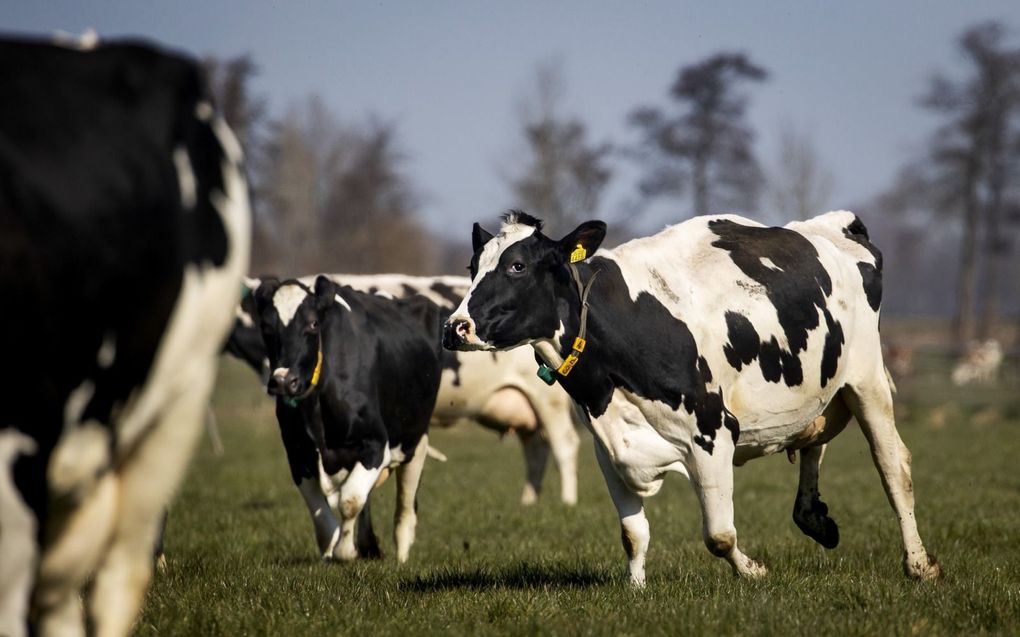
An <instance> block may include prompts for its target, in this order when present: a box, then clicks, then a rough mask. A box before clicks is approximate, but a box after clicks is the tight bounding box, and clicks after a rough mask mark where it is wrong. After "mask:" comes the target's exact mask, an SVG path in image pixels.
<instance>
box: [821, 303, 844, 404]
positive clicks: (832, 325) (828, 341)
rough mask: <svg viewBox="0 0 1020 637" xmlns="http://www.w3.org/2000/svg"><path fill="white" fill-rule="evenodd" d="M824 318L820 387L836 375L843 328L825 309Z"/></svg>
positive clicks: (842, 341) (841, 347)
mask: <svg viewBox="0 0 1020 637" xmlns="http://www.w3.org/2000/svg"><path fill="white" fill-rule="evenodd" d="M822 316H824V317H825V327H826V329H827V331H826V333H825V346H824V348H823V349H822V381H821V382H822V387H825V386H826V385H827V384H828V383H829V379H831V378H832V377H833V376H835V375H836V365H837V364H838V363H839V356H840V354H841V353H842V352H843V343H845V342H846V340H845V339H844V338H843V326H842V325H840V324H839V321H836V320H835V319H833V318H832V314H830V313H829V310H828V309H826V310H825V311H823V312H822Z"/></svg>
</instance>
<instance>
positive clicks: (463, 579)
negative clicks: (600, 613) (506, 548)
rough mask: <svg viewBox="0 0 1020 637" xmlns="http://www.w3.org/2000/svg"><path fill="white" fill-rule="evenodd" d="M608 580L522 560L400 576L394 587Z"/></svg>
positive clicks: (422, 589)
mask: <svg viewBox="0 0 1020 637" xmlns="http://www.w3.org/2000/svg"><path fill="white" fill-rule="evenodd" d="M612 580H613V578H612V577H611V576H610V575H609V574H608V573H606V572H603V571H597V570H593V569H587V568H584V567H580V568H578V567H575V566H567V565H555V564H549V565H545V564H542V565H539V564H528V563H524V564H516V565H513V566H507V567H502V568H481V567H476V568H473V569H468V570H461V571H455V570H445V571H443V572H438V573H431V574H428V575H418V576H417V577H413V578H407V579H404V580H402V581H401V582H400V584H399V585H398V588H399V590H401V591H402V592H417V593H430V592H436V591H447V590H486V589H492V588H513V589H529V588H549V587H554V588H589V587H592V586H600V585H604V584H608V583H609V582H611V581H612Z"/></svg>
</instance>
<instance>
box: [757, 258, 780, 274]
mask: <svg viewBox="0 0 1020 637" xmlns="http://www.w3.org/2000/svg"><path fill="white" fill-rule="evenodd" d="M759 261H761V264H762V265H763V266H765V267H766V268H768V269H770V270H775V271H777V272H782V271H783V269H782V268H781V267H779V266H778V265H776V264H775V263H773V262H772V259H770V258H768V257H762V258H761V259H759Z"/></svg>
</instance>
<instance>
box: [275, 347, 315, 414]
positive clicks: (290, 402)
mask: <svg viewBox="0 0 1020 637" xmlns="http://www.w3.org/2000/svg"><path fill="white" fill-rule="evenodd" d="M321 375H322V337H319V351H318V360H317V361H315V370H314V371H313V372H312V382H311V384H310V385H309V386H308V391H306V392H305V393H304V394H302V395H300V396H294V397H293V398H290V397H288V398H284V399H283V404H285V405H287V406H288V407H297V404H298V401H300V400H304V399H305V398H308V395H309V394H311V393H312V390H313V389H315V386H316V385H318V384H319V377H320V376H321Z"/></svg>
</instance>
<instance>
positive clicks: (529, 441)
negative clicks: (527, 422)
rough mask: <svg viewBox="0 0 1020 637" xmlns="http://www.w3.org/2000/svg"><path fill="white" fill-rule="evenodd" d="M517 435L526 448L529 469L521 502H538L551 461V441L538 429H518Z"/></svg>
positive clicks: (526, 466)
mask: <svg viewBox="0 0 1020 637" xmlns="http://www.w3.org/2000/svg"><path fill="white" fill-rule="evenodd" d="M517 435H518V436H519V437H520V439H521V446H522V447H523V448H524V464H525V468H526V469H527V475H526V477H525V482H524V491H522V492H521V504H524V505H531V504H535V503H536V502H538V494H539V493H541V492H542V479H543V478H544V477H545V467H546V464H548V462H549V443H548V442H547V441H546V440H545V439H544V438H543V437H542V434H540V433H539V432H538V431H522V430H518V431H517Z"/></svg>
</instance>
